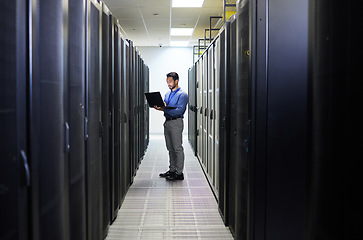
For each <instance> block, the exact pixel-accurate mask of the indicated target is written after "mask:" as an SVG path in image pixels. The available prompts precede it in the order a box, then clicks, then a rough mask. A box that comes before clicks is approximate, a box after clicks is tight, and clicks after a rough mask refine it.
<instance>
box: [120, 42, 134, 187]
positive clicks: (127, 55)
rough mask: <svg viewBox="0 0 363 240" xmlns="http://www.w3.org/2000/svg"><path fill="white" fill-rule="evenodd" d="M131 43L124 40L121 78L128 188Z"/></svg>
mask: <svg viewBox="0 0 363 240" xmlns="http://www.w3.org/2000/svg"><path fill="white" fill-rule="evenodd" d="M131 59H132V54H131V43H130V42H129V41H125V60H126V61H125V64H123V66H124V67H125V73H126V76H125V79H124V80H123V84H122V86H123V91H122V93H123V98H122V99H123V100H124V102H125V110H124V116H125V117H124V121H125V123H124V126H125V127H126V131H125V136H124V140H123V144H124V145H125V149H126V151H125V156H124V157H125V159H124V160H125V164H126V170H125V171H126V182H125V183H126V187H127V188H128V187H129V186H130V185H131V183H132V180H133V171H132V166H133V164H132V161H131V159H132V142H131V132H132V131H131V96H130V95H131V92H130V79H131Z"/></svg>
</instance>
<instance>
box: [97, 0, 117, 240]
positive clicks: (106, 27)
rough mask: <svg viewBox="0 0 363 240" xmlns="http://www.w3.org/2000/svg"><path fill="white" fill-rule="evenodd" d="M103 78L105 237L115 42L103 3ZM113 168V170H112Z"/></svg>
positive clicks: (103, 222) (109, 195)
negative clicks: (113, 41)
mask: <svg viewBox="0 0 363 240" xmlns="http://www.w3.org/2000/svg"><path fill="white" fill-rule="evenodd" d="M101 21H102V23H101V26H100V27H101V29H102V30H101V32H102V35H101V36H102V45H101V51H102V57H101V59H102V79H101V96H102V97H101V111H102V113H101V114H102V118H101V119H102V122H101V135H102V198H103V199H102V207H103V211H102V212H103V214H102V224H103V225H102V229H103V237H106V235H107V231H108V226H109V224H110V219H111V216H110V213H111V211H110V209H111V206H110V203H111V202H110V201H111V186H110V184H111V183H110V178H111V177H112V168H111V166H112V163H113V151H112V150H113V144H114V142H113V138H114V136H113V130H114V125H113V121H112V117H113V116H114V113H113V106H112V105H113V94H114V93H113V78H112V75H113V74H112V53H113V44H110V43H111V41H112V39H113V37H112V33H113V31H112V14H111V12H110V11H109V9H108V8H107V7H106V6H105V4H102V20H101ZM110 170H111V171H110Z"/></svg>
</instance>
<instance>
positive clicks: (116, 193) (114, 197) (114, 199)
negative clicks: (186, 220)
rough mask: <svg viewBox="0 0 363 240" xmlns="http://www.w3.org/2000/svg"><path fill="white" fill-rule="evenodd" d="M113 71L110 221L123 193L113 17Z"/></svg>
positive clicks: (118, 61) (116, 33)
mask: <svg viewBox="0 0 363 240" xmlns="http://www.w3.org/2000/svg"><path fill="white" fill-rule="evenodd" d="M113 45H114V51H113V59H114V62H113V72H114V97H113V101H114V114H113V123H114V145H113V153H114V160H113V162H112V167H111V169H112V170H111V171H112V176H111V221H113V220H114V219H115V218H116V216H117V212H118V209H119V207H120V205H121V194H122V193H123V191H124V190H123V188H122V184H121V182H120V178H121V168H122V169H123V167H121V154H122V153H121V134H122V132H121V129H122V122H121V119H122V104H121V83H122V82H121V38H120V32H119V27H118V25H117V20H116V19H115V18H113Z"/></svg>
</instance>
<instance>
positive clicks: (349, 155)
mask: <svg viewBox="0 0 363 240" xmlns="http://www.w3.org/2000/svg"><path fill="white" fill-rule="evenodd" d="M309 8H310V9H309V18H310V19H309V22H310V25H309V50H310V53H311V54H310V58H309V73H310V74H311V75H310V76H309V78H310V79H309V81H310V82H309V83H310V84H309V91H310V93H311V95H310V96H309V98H310V99H309V100H310V102H309V108H310V109H309V113H310V114H311V116H310V117H309V122H310V121H311V126H310V127H311V129H310V131H309V132H310V136H309V140H308V142H309V149H311V153H310V154H311V156H308V159H309V160H308V161H309V162H308V164H307V166H308V168H307V172H308V175H307V176H309V179H308V181H309V185H308V193H309V195H308V196H307V199H308V201H307V203H308V204H307V210H306V213H307V222H308V224H307V225H306V226H307V227H306V228H305V239H323V238H327V239H332V240H333V239H334V240H335V239H358V238H360V237H359V235H360V234H359V231H360V226H361V224H362V218H361V214H360V211H357V209H359V208H360V205H361V202H362V197H361V196H359V195H357V189H360V185H361V180H360V178H361V174H360V172H361V169H360V168H357V167H356V166H357V163H358V161H360V159H361V149H362V141H361V140H358V139H360V138H361V137H360V136H362V132H363V129H362V124H361V123H362V116H361V113H360V112H361V110H360V109H361V104H362V101H361V97H362V88H361V87H360V85H361V79H362V77H361V68H360V66H361V63H362V60H361V56H362V52H363V48H362V45H361V44H360V41H361V39H362V32H361V31H357V30H358V29H363V26H362V25H363V23H362V21H360V20H359V18H360V16H359V15H360V14H359V12H360V8H359V7H358V2H355V1H350V2H339V1H309ZM337 16H339V17H337ZM338 52H339V54H338V56H339V57H336V53H338ZM340 52H341V53H340ZM358 109H359V110H358ZM357 110H358V111H357ZM337 139H345V140H344V141H336V140H337ZM348 149H349V150H348ZM310 154H309V155H310ZM342 159H344V161H342ZM322 189H324V190H323V191H322ZM331 213H334V216H336V217H332V215H331Z"/></svg>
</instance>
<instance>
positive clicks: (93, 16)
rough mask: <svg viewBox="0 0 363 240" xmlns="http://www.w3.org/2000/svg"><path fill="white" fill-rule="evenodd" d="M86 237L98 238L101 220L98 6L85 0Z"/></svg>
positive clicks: (100, 9) (99, 12)
mask: <svg viewBox="0 0 363 240" xmlns="http://www.w3.org/2000/svg"><path fill="white" fill-rule="evenodd" d="M87 4H88V5H87V17H88V21H87V29H88V32H87V79H86V85H87V87H86V91H87V96H86V99H87V112H86V117H87V119H88V126H87V134H88V139H87V145H86V156H87V161H86V172H87V187H86V189H87V239H101V238H102V236H103V231H102V229H103V221H102V219H103V218H102V209H103V208H102V196H103V194H102V138H101V137H102V126H101V79H102V77H101V73H102V69H101V68H102V64H101V56H102V55H101V54H102V52H101V44H102V42H101V34H102V32H101V28H100V24H101V19H102V7H101V5H100V4H99V3H98V2H97V1H94V0H90V1H88V2H87Z"/></svg>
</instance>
